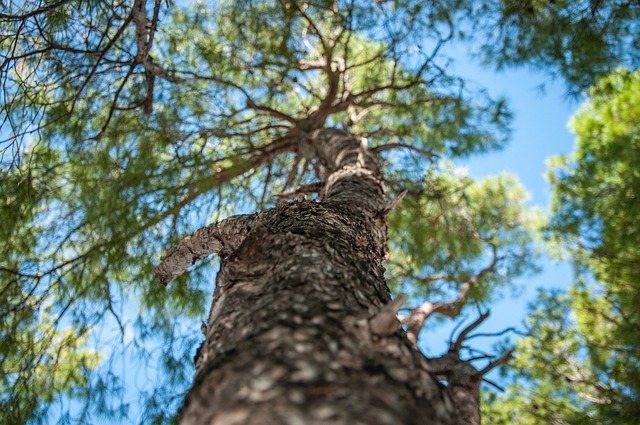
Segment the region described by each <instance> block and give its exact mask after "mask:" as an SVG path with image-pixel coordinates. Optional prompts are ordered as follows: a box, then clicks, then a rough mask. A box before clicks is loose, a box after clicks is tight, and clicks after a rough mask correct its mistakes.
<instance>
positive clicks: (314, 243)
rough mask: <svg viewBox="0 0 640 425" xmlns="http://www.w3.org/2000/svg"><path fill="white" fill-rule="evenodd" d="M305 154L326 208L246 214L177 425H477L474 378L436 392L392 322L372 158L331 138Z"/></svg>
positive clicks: (348, 140) (294, 206) (428, 367)
mask: <svg viewBox="0 0 640 425" xmlns="http://www.w3.org/2000/svg"><path fill="white" fill-rule="evenodd" d="M304 143H307V144H309V146H307V148H312V149H313V152H312V154H313V155H315V156H316V158H317V159H319V160H320V161H321V162H322V163H323V164H324V165H325V167H326V168H327V170H328V177H327V178H326V184H325V187H324V189H323V191H322V195H323V196H322V201H321V202H317V201H307V200H297V201H294V202H289V203H283V204H280V205H278V206H276V207H275V208H274V209H271V210H268V211H265V212H262V213H260V214H257V215H255V216H254V217H253V218H252V222H251V229H250V230H249V231H248V233H247V234H246V236H245V237H243V238H242V241H241V242H240V244H239V245H238V246H237V247H236V248H235V249H234V250H233V251H232V252H231V253H230V254H229V255H228V256H227V257H226V258H225V259H224V260H223V261H221V268H220V272H219V273H218V276H217V280H216V289H215V293H214V300H213V304H212V308H211V314H210V317H209V320H208V326H207V330H206V339H205V341H204V342H203V344H202V346H201V348H200V350H199V354H198V356H197V358H196V375H195V379H194V383H193V385H192V387H191V389H190V390H189V392H188V394H187V396H186V398H185V401H184V404H183V407H182V409H181V418H180V423H181V424H216V425H232V424H234V425H240V424H244V425H247V424H260V425H269V424H274V425H275V424H278V425H279V424H350V425H351V424H356V425H357V424H376V425H377V424H380V425H387V424H388V425H391V424H436V425H437V424H442V425H445V424H447V425H448V424H463V423H464V424H479V413H473V412H474V411H475V412H478V407H479V404H478V402H479V400H478V395H479V391H478V388H479V379H476V378H474V379H473V380H472V381H469V380H465V379H462V378H460V379H458V378H456V379H454V380H453V381H451V382H450V383H449V385H448V386H445V385H442V384H441V383H440V382H438V379H439V378H438V374H442V373H445V374H446V373H447V371H446V370H444V369H445V368H443V369H440V370H438V371H435V370H434V369H437V368H436V365H435V364H434V363H430V362H429V360H428V359H427V358H426V357H425V356H424V355H422V353H420V352H419V351H418V350H417V349H415V348H414V346H413V344H412V343H411V342H410V341H409V340H408V339H407V337H406V335H405V333H404V332H403V330H402V329H401V328H400V322H399V321H398V320H397V319H395V321H394V320H393V319H392V317H391V316H392V315H394V314H395V313H396V312H397V309H398V308H399V306H400V304H401V303H402V301H403V300H402V299H398V300H397V301H395V302H392V301H391V297H390V293H389V289H388V287H387V285H386V282H385V278H384V267H383V265H382V262H383V260H384V257H385V254H386V234H387V225H386V218H385V216H384V214H381V212H385V211H386V209H385V207H386V206H387V203H386V201H385V191H384V187H383V185H382V183H381V179H380V175H379V166H378V162H377V159H376V157H375V155H373V154H371V153H370V152H369V151H368V150H367V149H366V143H365V142H363V141H358V140H355V139H354V138H353V136H351V135H349V134H347V133H343V132H340V131H337V130H316V131H314V132H313V133H311V134H309V135H308V138H307V139H306V140H304ZM307 151H308V150H307ZM214 239H216V240H217V236H215V238H214ZM207 246H217V243H216V242H213V243H211V245H207ZM207 249H209V248H207ZM188 250H191V248H189V249H188ZM205 251H206V249H205ZM458 369H460V368H457V369H456V370H458ZM469 373H471V374H472V375H474V374H477V373H476V372H475V369H474V372H469ZM474 376H475V375H474ZM458 383H460V384H461V385H457V384H458ZM469 385H470V386H471V387H469ZM458 402H464V403H466V408H465V409H459V408H458V407H457V406H456V403H458ZM469 412H471V413H469ZM460 413H462V415H460Z"/></svg>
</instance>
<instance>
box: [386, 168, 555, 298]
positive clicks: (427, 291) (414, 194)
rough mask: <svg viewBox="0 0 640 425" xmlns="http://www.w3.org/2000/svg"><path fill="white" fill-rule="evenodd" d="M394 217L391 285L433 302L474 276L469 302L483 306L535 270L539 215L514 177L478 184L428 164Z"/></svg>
mask: <svg viewBox="0 0 640 425" xmlns="http://www.w3.org/2000/svg"><path fill="white" fill-rule="evenodd" d="M412 188H413V189H412V190H411V192H410V193H409V195H407V197H406V198H405V199H404V200H403V204H402V208H398V209H397V210H396V211H394V212H393V213H392V214H391V215H390V217H389V226H390V229H391V230H390V236H389V246H390V250H391V252H390V255H389V257H390V258H389V263H390V270H389V276H390V280H391V283H393V284H395V285H401V286H402V290H401V292H402V291H407V290H411V289H412V290H413V291H415V292H416V293H417V294H418V295H420V296H423V297H427V298H428V299H430V300H434V301H435V300H438V301H450V299H453V298H455V297H456V296H457V295H456V294H457V292H458V291H459V290H460V286H461V285H462V284H464V283H465V282H469V281H470V279H472V277H474V276H477V277H478V278H479V279H478V282H477V283H476V284H474V285H473V288H472V291H471V293H470V299H471V301H473V302H482V303H486V302H487V301H489V300H490V299H492V298H495V297H496V296H498V294H499V291H500V289H501V288H503V287H504V286H505V285H507V284H509V283H510V282H512V280H513V279H514V278H515V277H517V276H519V275H522V274H523V273H527V272H532V271H534V270H535V268H534V266H533V263H534V259H535V258H536V255H537V248H536V243H535V239H534V235H535V233H536V230H537V229H539V227H540V226H541V225H542V215H541V213H540V211H538V210H537V209H534V208H529V207H527V206H526V201H527V199H528V194H527V193H526V191H525V190H524V188H523V187H522V186H521V185H520V183H519V182H518V181H517V180H516V179H515V177H514V176H512V175H509V174H506V173H505V174H500V175H498V176H494V177H487V178H485V179H483V180H480V181H475V180H474V179H472V178H470V177H467V176H466V172H465V170H464V169H454V168H453V166H452V164H451V163H447V162H445V163H444V164H442V165H440V166H433V167H431V168H430V169H429V170H428V171H427V173H426V175H425V176H424V179H423V180H422V182H421V184H420V183H416V182H414V183H413V186H412Z"/></svg>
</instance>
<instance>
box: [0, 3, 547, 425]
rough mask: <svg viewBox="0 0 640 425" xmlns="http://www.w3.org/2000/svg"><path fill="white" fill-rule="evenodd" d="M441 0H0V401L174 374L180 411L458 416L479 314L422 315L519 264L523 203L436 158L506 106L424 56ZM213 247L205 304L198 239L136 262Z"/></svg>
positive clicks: (83, 411)
mask: <svg viewBox="0 0 640 425" xmlns="http://www.w3.org/2000/svg"><path fill="white" fill-rule="evenodd" d="M460 7H461V5H460V4H457V3H451V2H447V1H443V2H440V1H435V2H424V1H402V2H377V3H376V4H375V5H371V4H369V3H368V2H351V1H347V2H330V1H315V2H298V1H291V0H286V1H255V2H244V1H241V2H226V1H221V2H212V3H211V4H206V3H193V4H191V3H189V4H180V5H173V4H170V3H168V4H167V3H164V2H161V1H160V0H157V1H154V2H150V1H149V2H147V1H145V0H134V1H125V2H111V1H102V0H89V1H83V2H70V1H66V0H61V1H48V0H43V1H39V2H23V3H19V4H16V3H9V5H8V6H6V5H3V6H1V8H2V9H1V11H2V12H1V14H0V20H1V27H0V28H1V32H2V40H1V41H0V45H1V46H2V49H1V51H2V53H1V54H2V57H1V59H2V63H1V64H0V72H1V74H0V77H1V78H2V83H3V92H2V100H3V109H2V117H1V118H2V121H1V122H2V128H1V130H0V134H1V135H2V139H3V141H2V148H3V153H4V156H3V158H2V171H1V173H2V174H1V177H2V178H1V180H0V184H1V185H2V193H3V198H2V204H0V214H1V216H0V259H1V260H0V261H1V263H0V279H1V280H0V296H1V297H2V298H1V303H0V309H1V310H0V316H1V317H2V318H3V320H2V322H1V324H0V338H1V340H0V347H2V355H1V357H0V368H1V369H2V372H3V373H2V377H1V378H0V415H1V416H0V418H1V419H0V421H2V422H5V423H22V422H25V421H31V422H41V421H45V420H46V419H45V418H47V414H48V413H49V414H50V415H53V416H51V418H53V417H55V418H58V419H59V420H60V421H61V422H75V421H84V422H92V421H93V419H95V418H96V416H97V415H104V416H107V417H109V418H112V420H122V419H123V418H126V417H127V416H128V415H129V411H128V409H129V408H130V406H131V405H132V404H136V405H138V406H140V408H139V410H141V411H142V412H144V416H143V417H142V418H135V417H134V418H130V419H132V420H137V419H139V420H141V421H143V422H168V421H170V420H171V418H173V417H174V415H175V413H176V410H177V408H178V406H179V405H180V404H182V399H183V397H184V392H185V391H186V388H187V386H189V385H191V390H190V391H189V395H188V396H187V399H186V402H185V404H184V408H183V410H182V412H183V416H182V417H183V419H184V420H185V421H186V422H188V421H189V420H194V421H196V422H202V421H204V420H208V419H211V418H214V417H215V418H217V419H218V422H219V423H229V422H230V421H236V420H242V421H245V422H247V423H249V422H250V421H253V422H252V423H284V422H285V421H286V420H289V419H291V418H293V419H298V420H299V421H302V422H303V423H340V421H342V422H343V423H357V422H358V421H360V422H365V423H415V422H418V421H420V422H421V421H423V420H429V421H431V422H432V423H443V424H444V423H446V424H457V423H478V422H479V404H478V403H479V389H480V383H481V381H482V379H483V376H484V374H485V373H487V372H488V371H489V370H491V369H493V368H494V367H497V366H499V365H500V364H502V363H503V362H505V361H506V360H507V359H508V358H509V353H508V352H507V353H503V354H504V355H502V356H500V357H495V358H492V359H487V358H481V359H476V360H474V361H473V362H474V363H473V364H474V365H475V367H474V366H472V360H469V358H470V357H471V355H470V354H469V352H468V349H469V347H468V346H467V344H463V342H464V341H465V338H466V337H467V336H468V333H469V332H470V331H471V330H472V329H473V328H474V327H476V326H478V325H479V324H480V322H481V321H482V320H483V319H484V318H486V316H487V314H486V313H483V314H481V315H480V319H479V320H477V321H476V322H474V323H473V324H472V325H471V326H468V327H467V328H466V329H464V330H463V331H462V332H460V333H459V334H458V335H456V337H455V338H454V340H453V341H452V342H451V348H450V350H449V352H448V353H446V354H445V355H443V356H440V357H435V358H427V357H425V356H424V355H423V354H422V353H421V352H420V351H419V350H418V349H417V343H418V336H419V333H420V330H421V329H422V327H423V325H424V324H425V323H429V324H432V323H435V320H434V317H436V314H439V315H443V316H448V317H451V318H455V317H458V316H459V314H460V312H461V311H463V309H465V308H466V309H468V308H469V305H475V306H477V307H478V309H479V310H480V308H479V307H484V306H486V303H488V302H489V301H490V300H491V299H492V298H493V297H494V296H495V295H496V291H497V290H498V289H499V288H501V287H503V286H504V285H505V284H508V283H509V282H510V281H511V279H512V278H513V277H515V276H517V275H519V274H522V273H524V272H526V271H527V270H530V269H531V261H532V258H533V257H534V249H533V237H532V230H533V229H534V228H535V226H536V225H537V222H538V215H537V214H536V212H535V211H529V210H527V209H526V208H525V200H526V194H525V192H524V190H523V189H522V188H521V187H520V186H519V185H518V183H517V182H516V181H515V179H514V178H513V177H510V176H508V175H500V176H498V177H494V178H487V179H485V180H483V181H480V182H476V181H474V180H473V179H471V178H469V177H466V176H465V175H463V173H460V172H458V171H457V170H456V169H455V168H454V166H453V165H451V164H450V163H449V160H453V159H455V158H459V157H463V156H468V155H472V154H475V153H481V152H487V151H490V150H492V149H498V148H500V147H502V146H503V145H504V143H505V141H506V139H507V137H508V124H509V113H508V110H507V108H506V107H505V104H504V101H503V100H492V99H490V98H489V97H488V96H487V95H486V94H485V93H484V92H482V91H481V90H475V89H473V87H470V86H469V84H466V83H465V82H464V81H462V80H460V79H458V78H455V77H452V76H450V75H449V74H448V73H447V69H446V67H444V65H442V64H443V63H446V61H445V60H444V59H443V58H441V57H440V51H441V47H442V46H443V45H444V44H445V43H446V42H447V41H448V40H450V39H452V37H453V34H454V32H455V27H454V25H453V23H454V22H456V19H457V18H458V13H459V12H460V11H461V10H462V9H460ZM305 195H306V196H309V198H310V199H305ZM311 198H312V199H313V200H311ZM276 199H278V200H279V201H278V202H276ZM251 213H253V214H251ZM388 216H389V217H390V223H391V226H392V228H391V233H390V234H389V244H388V245H389V246H388V249H389V250H390V254H389V261H388V263H387V264H388V266H389V269H390V273H389V276H390V278H391V279H392V281H391V282H390V283H391V284H393V285H394V287H398V288H403V290H405V291H406V292H410V293H411V295H412V298H411V301H409V304H408V306H409V308H407V310H406V314H403V315H402V316H401V319H397V318H396V313H397V312H398V309H400V307H401V305H402V301H403V300H404V297H403V296H398V297H397V298H396V299H395V301H393V302H392V301H391V297H390V293H389V290H388V287H387V282H386V281H385V277H384V273H383V272H384V268H383V265H382V261H383V260H384V258H385V255H386V252H387V217H388ZM222 218H225V219H224V220H220V219H222ZM209 222H214V224H212V225H210V226H208V227H204V228H202V229H200V230H198V231H196V232H195V233H194V234H193V235H192V236H190V237H189V238H187V239H183V237H184V235H187V234H189V233H191V232H192V231H193V230H194V229H197V228H198V227H200V226H202V225H204V224H207V223H209ZM171 246H175V247H174V248H172V249H171V250H169V251H168V254H167V256H166V257H165V258H164V260H163V262H162V263H160V254H161V252H163V251H166V250H167V249H168V248H169V247H171ZM214 252H215V253H218V254H220V258H221V260H220V272H219V274H218V278H217V284H216V286H215V292H214V296H213V299H214V302H213V306H212V309H211V313H210V316H209V319H208V320H207V319H205V318H206V314H205V311H206V308H207V306H208V303H209V302H210V300H211V293H212V291H214V288H213V285H212V283H211V276H210V268H209V264H208V263H207V262H200V263H197V264H196V266H195V268H194V269H193V270H190V273H188V274H184V275H182V277H179V278H178V282H174V283H172V284H171V285H169V286H167V287H166V288H163V287H162V286H160V285H159V284H158V283H157V282H156V281H154V279H153V270H154V268H155V267H156V266H158V265H159V267H158V268H156V273H157V275H158V276H159V277H160V280H161V281H162V282H163V283H165V284H166V283H168V282H169V281H171V280H172V279H174V278H176V277H177V276H180V275H181V273H182V272H183V271H185V269H186V268H188V267H189V266H191V265H192V264H193V263H194V262H197V261H198V260H201V259H203V258H205V257H207V256H208V255H209V254H212V253H214ZM185 276H188V277H185ZM482 310H484V308H483V309H482ZM202 320H204V321H205V323H204V324H203V326H202V328H203V331H204V332H205V334H206V340H205V342H204V343H203V345H202V346H201V348H200V349H199V350H198V354H197V357H196V362H197V364H196V376H195V381H194V380H193V366H192V357H193V352H194V351H195V348H196V346H197V345H198V342H199V341H200V340H201V339H202V335H201V334H200V324H199V322H200V321H202ZM398 320H402V322H404V323H405V324H406V327H407V329H406V332H405V331H402V330H401V329H400V328H399V325H400V322H399V321H398ZM423 345H424V343H423ZM127 363H128V365H127ZM138 368H142V369H143V370H144V375H143V376H144V380H145V382H143V383H140V382H139V381H140V379H138V377H137V376H136V375H135V371H134V370H135V369H138ZM123 369H124V371H123ZM132 375H134V376H133V377H132ZM149 381H151V382H149ZM137 385H140V386H141V387H142V388H135V387H136V386H137ZM132 387H134V389H132ZM138 393H139V394H138ZM136 396H141V398H142V399H143V402H138V400H137V398H135V397H136ZM132 397H134V398H132ZM265 418H266V419H265ZM234 423H235V422H234Z"/></svg>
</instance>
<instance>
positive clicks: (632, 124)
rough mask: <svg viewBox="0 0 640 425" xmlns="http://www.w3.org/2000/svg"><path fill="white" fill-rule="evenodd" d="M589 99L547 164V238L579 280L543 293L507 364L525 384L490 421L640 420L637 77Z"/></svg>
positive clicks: (610, 83)
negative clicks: (572, 140)
mask: <svg viewBox="0 0 640 425" xmlns="http://www.w3.org/2000/svg"><path fill="white" fill-rule="evenodd" d="M589 94H590V99H589V101H588V102H586V103H585V104H584V105H583V107H582V108H581V110H580V111H579V112H578V114H577V115H576V116H575V117H574V119H573V120H572V122H571V128H572V129H573V131H574V132H575V133H576V136H577V141H576V150H575V152H573V153H572V154H570V155H565V156H561V157H556V158H554V159H553V160H552V161H551V164H552V167H553V168H552V169H551V171H550V179H551V180H552V182H553V184H554V204H553V209H554V213H555V214H554V217H553V220H552V221H551V223H550V227H549V231H550V237H551V238H552V240H553V241H554V243H555V244H557V245H559V247H560V248H561V249H562V250H564V252H565V255H566V254H568V255H569V256H570V258H571V259H572V261H573V262H574V264H575V265H576V276H577V282H576V284H575V285H574V286H573V287H572V288H571V290H570V291H569V293H567V294H546V293H543V294H542V295H541V297H540V299H539V301H538V303H537V305H536V306H535V309H534V310H533V312H532V316H531V318H530V319H529V322H528V324H527V327H528V331H529V334H530V336H529V337H527V338H524V339H522V340H521V341H519V343H518V349H519V354H518V356H517V357H516V361H515V363H514V367H515V370H516V372H517V375H518V376H519V377H522V378H525V380H526V381H527V385H526V386H525V387H520V388H521V389H522V390H523V391H522V392H521V393H520V394H519V395H518V396H517V398H516V399H515V400H504V399H501V400H500V401H499V402H496V403H495V404H494V405H493V407H492V408H491V409H490V412H491V413H490V415H497V416H496V417H498V416H500V415H504V414H508V413H505V412H511V411H512V410H514V411H516V412H518V414H519V415H523V416H525V417H527V418H528V419H527V421H529V422H526V423H536V424H538V423H539V424H542V423H566V424H582V423H596V424H629V425H631V424H636V423H638V421H640V409H639V408H638V406H640V403H639V401H640V355H639V353H640V343H639V341H640V331H639V329H640V312H639V310H638V305H640V274H639V268H638V265H639V264H640V250H639V248H638V247H640V239H639V238H640V228H639V226H638V224H637V215H638V214H639V213H640V173H639V172H638V170H639V169H640V133H638V116H640V72H628V71H626V70H619V71H617V72H615V73H613V74H611V75H609V76H607V77H606V78H604V79H602V80H601V81H600V82H599V83H598V85H597V86H596V87H594V88H593V89H592V90H590V92H589ZM512 391H513V390H512ZM490 417H493V416H490Z"/></svg>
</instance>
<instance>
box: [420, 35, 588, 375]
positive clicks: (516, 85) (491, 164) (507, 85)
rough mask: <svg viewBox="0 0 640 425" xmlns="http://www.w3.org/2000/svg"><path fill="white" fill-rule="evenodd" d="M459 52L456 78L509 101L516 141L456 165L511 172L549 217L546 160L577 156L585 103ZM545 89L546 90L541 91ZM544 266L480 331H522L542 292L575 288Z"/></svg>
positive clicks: (435, 344) (436, 337)
mask: <svg viewBox="0 0 640 425" xmlns="http://www.w3.org/2000/svg"><path fill="white" fill-rule="evenodd" d="M455 49H456V46H454V47H452V48H451V49H450V50H449V51H448V52H447V53H448V54H450V55H452V56H453V57H454V58H456V61H455V62H454V63H453V65H452V68H451V70H452V71H453V72H452V73H453V74H457V75H460V76H461V77H463V78H465V79H466V80H468V81H472V82H475V83H476V84H477V85H478V86H481V87H485V88H486V89H487V90H488V91H489V93H490V94H491V95H492V96H494V97H496V96H504V97H506V98H507V100H508V103H509V105H510V107H511V110H512V111H513V113H514V120H513V133H512V139H511V142H510V143H509V145H508V146H507V147H506V148H505V149H504V150H502V151H500V152H493V153H489V154H485V155H481V156H474V157H472V158H470V159H468V160H465V161H457V164H456V165H457V166H464V167H466V168H467V169H468V172H469V174H470V175H471V176H473V177H478V178H482V177H485V176H488V175H494V174H497V173H500V172H501V171H508V172H511V173H513V174H515V175H516V176H518V178H519V180H520V181H521V183H522V184H523V185H524V187H525V188H526V189H527V191H528V192H529V193H530V195H531V200H530V202H529V203H530V205H531V206H538V207H540V208H542V209H543V210H544V211H548V208H549V204H550V194H551V192H550V186H549V184H548V183H547V181H546V179H545V177H544V175H545V172H546V169H547V166H546V159H547V158H548V157H550V156H553V155H557V154H561V153H569V152H571V151H572V150H573V146H574V136H573V135H572V134H571V132H570V131H569V129H568V127H567V123H568V121H569V119H570V118H571V116H572V115H573V114H574V113H575V112H576V111H577V109H578V108H579V106H580V104H581V102H582V100H581V99H569V98H567V97H566V96H565V92H566V91H565V88H564V86H563V83H562V82H561V81H549V80H548V78H547V77H545V76H544V75H542V74H541V73H538V72H533V71H530V70H525V69H507V70H503V71H499V72H497V71H495V70H493V69H490V68H486V67H482V66H480V65H479V64H478V63H477V61H473V60H470V59H469V58H468V57H467V55H466V54H465V51H464V50H462V49H461V46H457V49H459V50H455ZM543 84H544V86H545V89H544V90H541V88H540V87H541V85H543ZM540 266H541V268H542V271H541V272H540V273H539V274H536V275H534V276H525V277H522V278H519V279H517V280H516V281H515V282H514V283H515V286H516V288H518V289H516V292H515V293H506V294H505V295H504V297H503V298H502V299H501V300H500V301H498V302H496V303H494V304H492V305H491V316H490V317H489V319H487V321H486V322H485V323H483V325H482V326H481V328H480V329H479V331H481V332H499V331H501V330H503V329H505V328H508V327H510V326H516V327H519V328H521V329H522V326H521V325H522V323H523V321H524V319H525V318H526V316H527V305H528V304H529V303H530V302H531V301H533V300H534V299H535V297H536V294H537V290H538V288H546V289H550V288H568V286H569V285H570V284H571V282H572V271H571V267H570V265H569V264H567V263H558V262H557V261H555V260H552V259H551V258H549V257H546V256H543V257H542V258H541V260H540ZM471 310H472V309H468V310H467V311H468V313H467V315H468V316H467V319H466V321H467V323H470V322H472V321H473V320H475V319H476V318H477V316H476V315H475V312H474V311H471ZM463 313H464V311H463ZM427 325H428V323H427ZM453 327H454V324H453V323H451V321H449V323H445V324H444V325H442V326H441V327H439V328H436V329H433V330H428V329H425V330H424V331H423V333H422V334H421V338H422V344H421V346H422V347H423V349H425V351H426V352H427V354H428V355H434V354H437V353H438V352H439V351H443V350H446V348H447V345H446V341H447V340H448V338H449V335H450V333H451V330H452V329H453ZM498 341H499V338H485V339H483V340H480V339H478V340H474V342H473V346H474V347H478V348H480V349H483V350H489V351H490V352H492V350H491V346H492V345H493V344H494V343H497V342H498ZM494 353H495V351H494ZM497 376H498V375H497V370H494V371H492V372H491V374H490V375H489V378H490V379H494V380H495V379H496V377H497Z"/></svg>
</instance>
